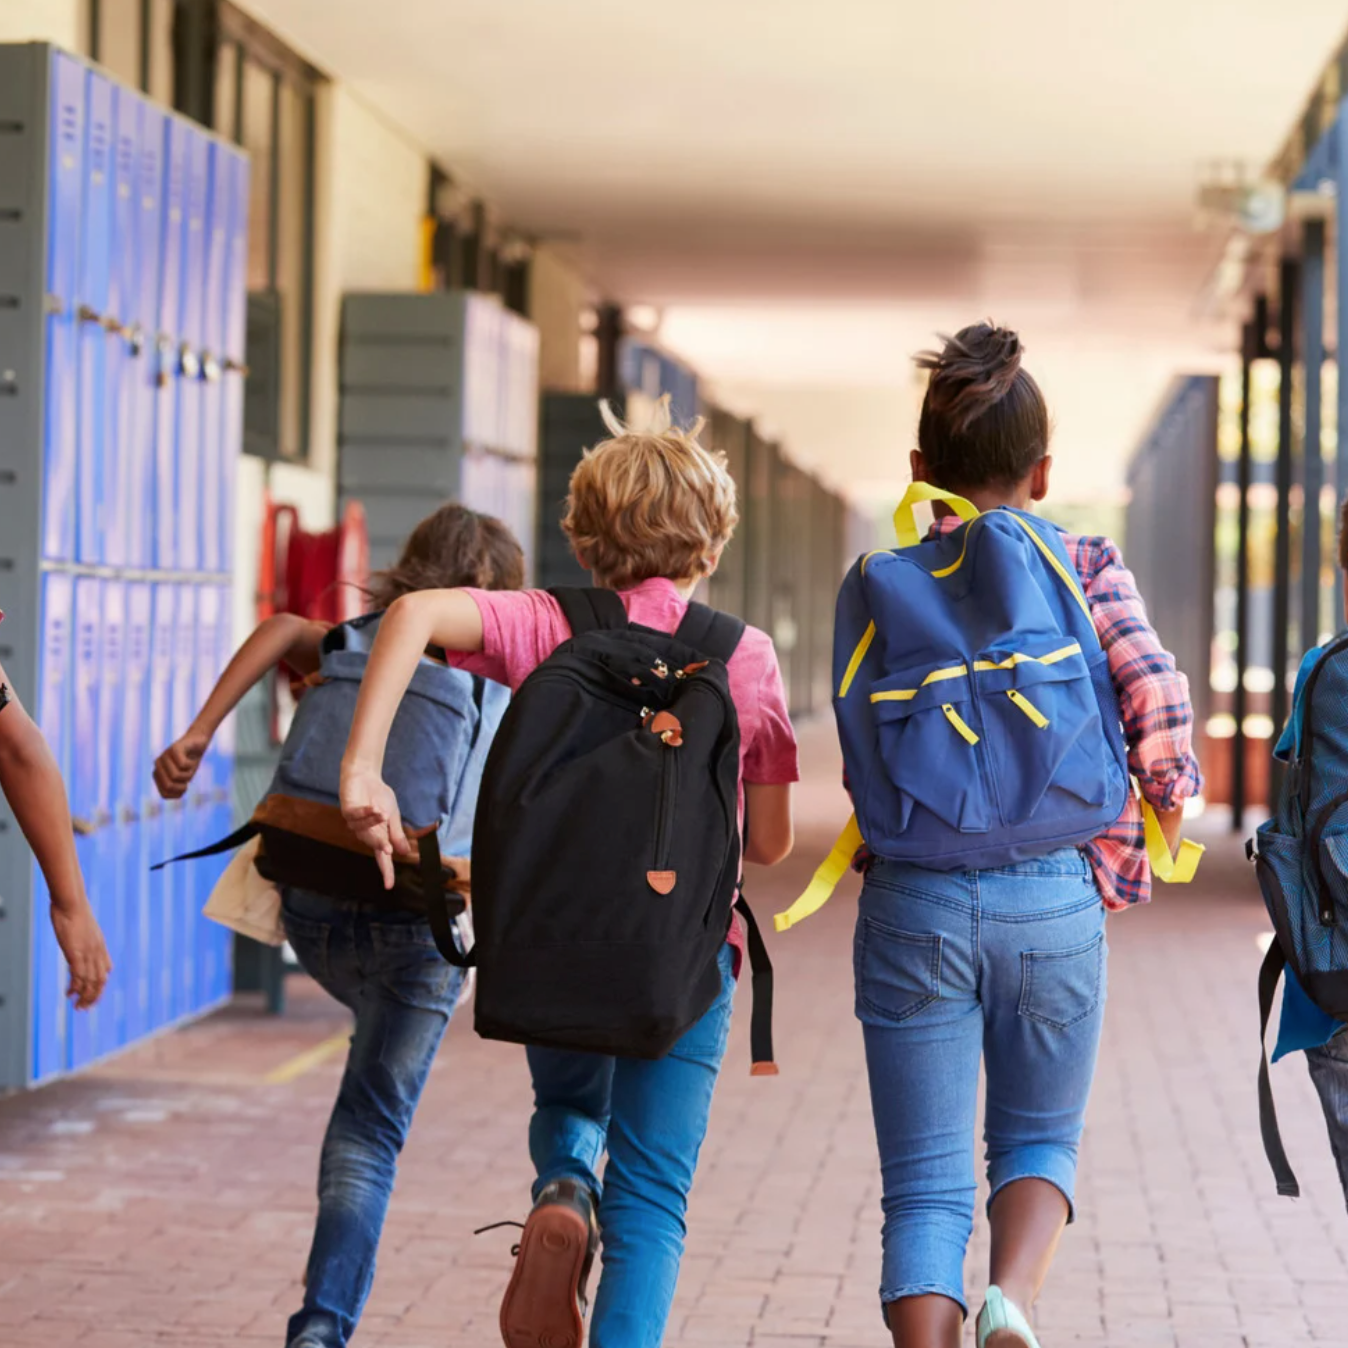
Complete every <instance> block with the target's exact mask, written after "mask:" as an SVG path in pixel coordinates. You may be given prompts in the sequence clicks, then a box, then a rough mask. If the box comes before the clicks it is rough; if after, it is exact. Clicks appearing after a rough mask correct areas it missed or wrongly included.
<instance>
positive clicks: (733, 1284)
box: [0, 724, 1348, 1348]
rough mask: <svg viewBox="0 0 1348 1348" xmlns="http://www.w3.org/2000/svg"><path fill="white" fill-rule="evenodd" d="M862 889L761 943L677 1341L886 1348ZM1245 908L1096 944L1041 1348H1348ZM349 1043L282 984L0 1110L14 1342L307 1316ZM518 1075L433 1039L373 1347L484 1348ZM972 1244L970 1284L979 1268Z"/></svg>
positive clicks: (504, 1061) (194, 1335) (981, 1235)
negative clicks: (1270, 1093) (274, 1010)
mask: <svg viewBox="0 0 1348 1348" xmlns="http://www.w3.org/2000/svg"><path fill="white" fill-rule="evenodd" d="M805 742H806V766H807V775H808V781H807V783H806V785H805V787H804V788H803V790H802V792H801V798H800V807H799V811H798V814H799V820H800V844H799V847H798V849H797V860H795V861H793V862H792V863H790V864H788V865H787V866H784V867H783V868H782V869H781V871H780V873H778V874H774V875H772V876H771V878H770V879H769V880H763V879H760V880H758V881H757V883H756V885H755V892H754V893H753V895H752V897H753V898H754V899H755V901H756V903H757V905H758V906H759V909H760V911H761V912H765V913H767V912H771V911H772V910H773V908H775V907H777V906H780V904H781V902H782V901H783V900H785V899H786V898H787V897H788V896H789V895H790V894H791V893H793V892H794V890H795V889H796V887H797V886H798V885H799V884H800V883H801V881H802V880H803V878H804V876H805V874H806V873H807V871H808V869H809V868H810V865H811V863H812V861H813V860H814V859H815V858H816V857H817V856H818V855H819V854H820V853H821V851H822V850H823V848H824V846H825V844H826V843H827V841H828V840H829V837H828V835H829V832H830V829H831V828H833V827H836V824H837V822H838V820H839V819H840V818H841V817H842V813H841V812H842V810H843V802H842V799H841V797H840V794H839V792H838V791H837V789H836V788H835V787H834V786H833V783H834V782H835V781H836V780H837V766H836V759H835V750H834V749H833V747H832V732H831V728H830V727H828V726H827V725H823V724H820V725H817V726H815V727H811V728H810V729H809V730H807V732H806V734H805ZM850 893H851V890H850V889H849V890H848V891H847V892H846V893H845V894H843V895H840V897H839V898H838V899H837V900H835V902H834V904H833V905H832V906H831V907H830V908H829V909H826V910H825V912H824V913H823V914H822V915H821V916H820V917H819V918H817V919H815V920H813V921H812V922H811V923H810V924H809V925H807V926H805V927H803V928H801V929H800V930H798V931H797V932H794V933H792V934H791V936H789V937H787V938H779V939H778V940H777V941H776V942H775V944H774V954H775V956H776V959H777V961H778V969H779V980H780V981H779V992H778V1026H777V1029H778V1043H779V1057H780V1059H781V1061H782V1066H783V1075H782V1076H781V1077H780V1078H778V1079H776V1080H762V1079H757V1080H751V1079H750V1077H749V1075H748V1045H747V1028H748V1026H747V1017H746V1016H743V1015H741V1017H740V1018H739V1023H738V1025H737V1027H736V1033H735V1038H734V1041H733V1043H732V1045H731V1049H730V1054H729V1057H728V1060H727V1070H726V1073H725V1076H724V1078H723V1081H722V1085H721V1088H720V1094H719V1098H718V1101H717V1106H716V1112H715V1115H714V1119H713V1125H712V1130H711V1135H710V1138H709V1139H708V1144H707V1151H706V1155H705V1160H704V1163H703V1166H702V1169H701V1172H700V1175H699V1180H698V1187H697V1190H696V1192H695V1195H694V1201H693V1214H692V1236H691V1241H690V1246H689V1254H688V1258H687V1262H686V1265H685V1274H684V1279H683V1283H682V1286H681V1290H680V1294H679V1302H678V1306H677V1310H676V1314H675V1317H674V1320H673V1322H672V1329H671V1336H670V1338H669V1340H668V1342H669V1343H670V1344H671V1345H676V1344H677V1345H694V1344H705V1345H711V1344H715V1345H720V1346H721V1348H735V1346H737V1345H741V1344H744V1345H749V1344H752V1345H755V1348H825V1346H826V1348H872V1346H875V1348H878V1345H882V1344H883V1343H885V1342H886V1336H885V1334H884V1332H883V1330H882V1328H881V1326H880V1322H879V1317H878V1312H877V1310H876V1307H875V1302H874V1295H875V1286H876V1282H877V1277H878V1273H877V1270H878V1252H877V1251H878V1224H879V1223H878V1202H879V1199H878V1191H877V1175H876V1162H875V1156H874V1142H873V1138H872V1134H871V1128H870V1119H869V1114H868V1105H867V1098H866V1088H865V1080H864V1072H863V1066H862V1059H861V1045H860V1036H859V1034H858V1032H857V1028H856V1024H855V1022H854V1020H853V1019H852V1016H851V1009H850V982H851V962H850V957H849V940H850V923H851V918H852V911H853V905H852V903H851V902H850ZM1263 926H1264V923H1263V919H1262V910H1261V907H1260V904H1259V900H1258V898H1257V896H1256V894H1255V892H1254V889H1253V886H1252V884H1251V882H1250V880H1249V877H1248V876H1247V875H1246V874H1245V870H1244V864H1243V862H1242V861H1241V860H1240V858H1239V856H1238V853H1237V849H1236V848H1235V847H1234V846H1231V845H1229V844H1228V843H1227V842H1225V841H1224V840H1223V841H1222V843H1221V844H1220V845H1219V846H1215V847H1214V848H1213V854H1212V855H1211V856H1210V858H1209V861H1208V863H1207V866H1206V872H1205V875H1204V879H1203V883H1202V884H1201V885H1200V886H1198V888H1197V889H1196V891H1195V892H1191V893H1180V892H1175V893H1172V894H1170V895H1166V896H1163V901H1162V902H1160V903H1158V904H1156V905H1155V906H1153V907H1152V908H1151V909H1150V910H1147V911H1143V912H1138V913H1132V914H1128V915H1126V916H1125V917H1123V918H1122V919H1120V920H1116V921H1114V922H1113V923H1112V925H1111V929H1110V940H1111V945H1112V949H1113V955H1112V964H1111V990H1110V1014H1109V1020H1108V1023H1107V1027H1106V1039H1105V1047H1104V1053H1103V1058H1102V1063H1101V1070H1100V1077H1099V1081H1098V1085H1097V1089H1096V1093H1095V1099H1094V1103H1093V1106H1092V1110H1091V1116H1090V1123H1089V1128H1088V1132H1087V1137H1086V1142H1085V1147H1084V1157H1083V1170H1082V1181H1081V1194H1080V1198H1081V1209H1082V1216H1081V1221H1080V1223H1079V1225H1078V1226H1077V1227H1076V1228H1075V1229H1074V1230H1073V1231H1071V1232H1069V1234H1068V1237H1067V1240H1066V1242H1065V1245H1064V1249H1063V1254H1062V1256H1061V1258H1060V1260H1059V1263H1058V1266H1057V1268H1056V1269H1055V1271H1054V1274H1053V1277H1052V1281H1051V1283H1050V1286H1049V1288H1048V1292H1047V1294H1046V1296H1045V1299H1044V1309H1043V1312H1042V1316H1041V1320H1040V1327H1041V1330H1042V1336H1043V1340H1044V1344H1045V1348H1060V1345H1064V1344H1091V1345H1108V1348H1151V1346H1152V1345H1166V1346H1167V1348H1297V1346H1298V1345H1303V1344H1312V1343H1333V1344H1342V1343H1343V1342H1344V1339H1345V1332H1344V1320H1343V1288H1344V1285H1345V1279H1346V1278H1348V1268H1345V1262H1346V1261H1348V1216H1345V1213H1344V1209H1343V1203H1342V1200H1341V1198H1340V1197H1339V1193H1338V1187H1337V1183H1336V1180H1335V1176H1334V1172H1333V1166H1332V1163H1331V1160H1330V1157H1329V1151H1328V1145H1327V1143H1326V1140H1325V1137H1324V1131H1323V1126H1322V1125H1321V1123H1320V1120H1319V1116H1318V1111H1317V1110H1316V1105H1315V1099H1314V1095H1313V1093H1312V1091H1311V1089H1310V1086H1309V1084H1308V1082H1307V1080H1306V1078H1305V1073H1304V1070H1303V1069H1302V1068H1301V1067H1300V1066H1299V1065H1295V1066H1291V1067H1286V1068H1283V1069H1280V1070H1279V1071H1278V1072H1277V1073H1276V1074H1275V1076H1276V1079H1277V1088H1278V1091H1279V1099H1280V1102H1281V1103H1282V1105H1283V1112H1284V1130H1285V1134H1286V1137H1287V1142H1288V1147H1289V1150H1290V1152H1291V1154H1292V1156H1293V1159H1294V1162H1295V1163H1296V1165H1297V1167H1298V1171H1299V1173H1300V1176H1301V1179H1302V1182H1303V1186H1304V1189H1305V1191H1306V1193H1307V1197H1305V1198H1303V1199H1302V1200H1301V1201H1300V1202H1299V1203H1291V1202H1288V1201H1287V1200H1284V1199H1278V1198H1277V1197H1276V1196H1275V1195H1274V1193H1273V1185H1272V1181H1271V1179H1270V1178H1269V1176H1268V1174H1267V1172H1266V1169H1265V1165H1264V1160H1263V1156H1262V1152H1261V1150H1260V1146H1259V1139H1258V1132H1257V1128H1256V1126H1255V1102H1254V1074H1253V1068H1254V1064H1255V1038H1254V1017H1255V1010H1254V994H1253V989H1254V978H1255V971H1256V968H1257V966H1258V962H1259V950H1258V946H1257V937H1258V934H1259V932H1260V931H1261V930H1262V928H1263ZM341 1034H342V1019H341V1017H340V1016H339V1015H338V1014H336V1012H335V1009H334V1008H333V1006H332V1005H331V1004H329V1003H328V1002H326V1001H325V1000H324V999H323V998H322V997H321V995H319V994H317V993H316V992H315V990H313V989H312V988H309V987H305V986H296V987H295V988H294V994H293V996H292V1001H291V1010H290V1012H289V1013H288V1014H287V1016H286V1017H284V1018H283V1019H280V1020H268V1019H265V1018H263V1017H261V1016H260V1015H259V1014H257V1012H256V1011H254V1010H253V1009H252V1008H249V1007H247V1006H239V1007H238V1008H236V1009H234V1010H232V1011H229V1012H226V1013H223V1014H220V1015H217V1016H215V1017H212V1018H211V1019H209V1020H207V1021H205V1022H203V1023H201V1024H199V1025H197V1026H195V1027H193V1028H190V1029H188V1030H185V1031H183V1032H179V1033H176V1034H173V1035H170V1036H167V1037H165V1038H162V1039H160V1040H158V1041H156V1042H154V1043H153V1044H151V1045H149V1046H147V1047H142V1048H140V1049H137V1050H134V1051H132V1052H131V1053H129V1054H127V1055H125V1056H123V1057H122V1058H120V1059H118V1060H116V1061H114V1062H112V1063H110V1064H107V1065H105V1066H103V1067H100V1068H98V1069H96V1070H94V1071H91V1072H89V1073H87V1074H85V1075H83V1076H81V1077H79V1078H78V1079H75V1080H70V1081H67V1082H63V1083H61V1084H58V1085H55V1086H53V1087H50V1088H47V1089H44V1090H40V1091H37V1092H35V1093H32V1094H27V1095H19V1096H13V1097H10V1098H8V1099H6V1100H4V1101H0V1251H3V1257H2V1258H0V1343H3V1344H5V1345H6V1348H56V1345H66V1344H79V1345H80V1348H147V1346H149V1345H155V1344H160V1343H163V1344H173V1345H181V1348H223V1346H224V1345H226V1344H230V1345H236V1344H237V1345H248V1346H252V1345H263V1344H266V1345H273V1346H274V1345H276V1344H278V1343H279V1342H280V1341H281V1338H282V1326H283V1322H284V1318H285V1316H286V1315H287V1314H288V1313H289V1311H290V1310H291V1309H293V1308H294V1306H295V1304H296V1303H297V1301H298V1295H299V1293H298V1286H299V1277H300V1274H301V1271H302V1268H303V1262H304V1255H305V1249H306V1242H307V1238H308V1234H309V1224H310V1221H311V1218H312V1210H313V1207H312V1204H313V1200H312V1197H311V1194H312V1188H313V1178H314V1168H315V1159H316V1150H317V1147H318V1143H319V1140H320V1138H321V1136H322V1131H323V1127H324V1124H325V1121H326V1114H327V1110H328V1107H329V1105H330V1102H331V1099H332V1094H333V1090H334V1087H335V1084H336V1078H337V1075H338V1072H339V1070H340V1060H341V1058H340V1050H341V1047H342V1040H341ZM527 1107H528V1095H527V1082H526V1079H525V1076H524V1072H523V1067H522V1063H521V1062H520V1058H519V1055H518V1053H516V1052H514V1051H513V1050H511V1049H508V1048H502V1047H500V1046H491V1045H487V1044H484V1043H482V1042H480V1041H478V1040H477V1039H476V1038H475V1037H474V1035H473V1034H472V1031H471V1027H470V1024H469V1019H468V1017H467V1016H464V1017H463V1018H462V1019H461V1020H460V1021H459V1022H457V1023H456V1024H455V1025H454V1026H453V1027H452V1029H451V1031H450V1034H449V1037H448V1040H447V1042H446V1046H445V1049H444V1051H443V1053H442V1054H441V1057H440V1060H439V1062H438V1063H437V1065H436V1068H435V1070H434V1072H433V1073H432V1076H431V1079H430V1084H429V1086H428V1088H427V1094H426V1098H425V1102H424V1104H423V1106H422V1110H421V1114H420V1116H419V1119H418V1123H417V1126H416V1128H415V1129H414V1131H413V1135H412V1138H411V1141H410V1143H409V1146H408V1149H407V1152H406V1155H405V1158H404V1163H403V1166H402V1172H401V1178H400V1184H399V1189H398V1192H397V1195H396V1197H395V1199H394V1206H393V1211H392V1215H391V1218H390V1225H389V1229H388V1233H387V1238H386V1241H385V1249H384V1255H383V1263H382V1267H381V1271H380V1275H379V1279H378V1283H377V1286H376V1290H375V1295H374V1299H373V1301H372V1303H371V1306H370V1311H369V1314H368V1315H367V1317H366V1320H365V1323H364V1326H363V1328H362V1330H361V1332H360V1335H359V1336H358V1338H357V1343H358V1344H360V1345H362V1348H395V1346H396V1348H459V1345H464V1346H465V1348H467V1346H469V1345H472V1346H474V1348H475V1346H476V1345H482V1346H483V1348H488V1346H489V1345H493V1344H496V1343H499V1338H498V1337H497V1335H496V1329H495V1314H496V1307H497V1303H498V1299H499V1296H500V1293H501V1291H502V1289H503V1287H504V1283H505V1279H506V1276H507V1273H508V1271H509V1266H510V1254H509V1246H510V1233H509V1232H508V1231H502V1232H496V1233H493V1234H491V1235H487V1236H482V1237H479V1238H476V1239H475V1238H474V1237H473V1235H472V1231H473V1228H474V1227H476V1226H480V1225H483V1224H485V1223H487V1222H492V1221H496V1220H499V1219H502V1218H509V1217H518V1216H521V1215H522V1213H523V1210H524V1203H525V1197H526V1192H527V1181H528V1174H527V1171H526V1165H527V1161H526V1157H525V1152H524V1122H525V1118H526V1111H527ZM985 1238H986V1230H985V1228H984V1227H983V1225H982V1223H981V1222H980V1226H979V1232H978V1235H977V1237H976V1248H975V1250H974V1252H973V1258H972V1267H971V1272H970V1279H971V1283H976V1282H977V1280H978V1278H979V1277H980V1274H979V1265H980V1264H981V1263H982V1262H983V1259H984V1257H985V1253H986V1245H985Z"/></svg>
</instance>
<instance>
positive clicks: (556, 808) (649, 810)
mask: <svg viewBox="0 0 1348 1348" xmlns="http://www.w3.org/2000/svg"><path fill="white" fill-rule="evenodd" d="M551 593H552V595H553V597H554V598H555V599H556V600H557V602H558V603H559V604H560V605H561V608H562V612H563V614H564V615H565V617H566V620H567V622H568V623H569V625H570V627H571V633H572V635H571V639H570V640H568V641H565V642H563V643H562V644H561V645H560V646H558V647H557V649H556V650H555V651H554V652H553V653H552V655H551V656H550V657H549V658H548V659H547V660H545V661H544V662H543V663H542V664H541V665H539V667H538V668H537V669H535V670H534V671H533V673H532V674H530V675H529V677H528V678H527V679H525V681H524V683H523V684H522V685H521V687H520V689H519V691H518V692H517V693H516V694H515V696H514V698H513V699H512V700H511V703H510V707H509V709H508V710H507V712H506V714H505V717H504V718H503V720H502V722H501V726H500V729H499V730H498V731H497V734H496V739H495V741H494V742H493V744H492V748H491V752H490V754H489V755H488V758H487V764H486V768H485V770H484V772H483V776H482V788H481V791H480V793H479V796H478V807H477V818H476V823H475V826H474V831H473V923H474V930H475V934H476V945H475V946H474V948H473V952H472V954H471V955H470V956H469V960H470V961H471V962H474V963H476V965H477V968H478V984H477V997H476V1010H475V1016H476V1026H477V1032H478V1033H479V1034H480V1035H482V1036H483V1037H484V1038H487V1039H501V1040H507V1041H509V1042H512V1043H523V1044H532V1045H536V1046H539V1047H547V1048H559V1049H575V1050H584V1051H590V1052H596V1053H609V1054H614V1055H618V1056H621V1057H633V1058H659V1057H662V1056H663V1055H664V1054H666V1053H667V1052H668V1051H669V1050H670V1049H671V1048H672V1047H673V1046H674V1044H675V1043H677V1041H678V1040H679V1038H680V1037H681V1036H682V1035H683V1034H684V1032H685V1031H687V1030H688V1029H690V1028H691V1027H692V1026H693V1025H695V1024H696V1023H697V1021H698V1020H700V1019H701V1017H702V1016H703V1015H704V1014H705V1013H706V1012H707V1010H708V1009H709V1008H710V1007H711V1005H712V1003H713V1002H714V1001H715V1000H716V997H717V995H718V994H719V992H720V987H721V978H720V974H719V971H718V963H717V962H718V957H719V955H720V952H721V949H722V947H723V945H724V944H725V940H726V936H727V934H728V933H729V930H730V923H731V921H732V920H733V912H732V910H734V909H735V908H737V907H738V908H739V910H740V911H741V912H742V913H743V914H744V915H745V917H746V922H747V925H748V928H749V945H750V957H751V960H752V963H753V968H754V990H755V997H754V1020H753V1035H752V1037H753V1045H752V1047H753V1050H754V1063H755V1068H754V1070H755V1071H756V1072H758V1073H761V1074H767V1073H771V1072H773V1071H775V1068H774V1067H773V1066H772V1041H771V976H772V975H771V966H770V964H769V963H768V961H767V952H766V949H765V947H764V945H763V942H762V939H761V937H760V936H759V934H758V931H757V929H756V927H755V926H754V924H753V919H752V916H751V915H750V914H749V913H748V909H747V907H746V906H745V905H744V903H743V900H742V899H739V898H738V884H739V873H740V835H739V828H738V821H737V794H736V792H737V783H738V778H739V721H738V718H737V716H736V712H735V704H734V702H733V701H732V700H731V697H730V684H729V678H728V675H727V672H726V662H727V661H728V660H729V659H730V657H731V655H732V654H733V653H734V651H735V647H736V646H737V645H738V643H739V639H740V636H741V635H742V634H743V631H744V624H743V623H742V622H741V621H740V620H739V619H738V618H732V617H730V616H729V615H727V614H723V613H717V612H716V611H715V610H713V609H710V608H707V607H706V606H705V605H703V604H690V605H689V606H688V612H687V614H686V615H685V617H684V619H683V621H682V623H680V625H679V629H678V631H677V632H675V633H674V634H673V635H670V634H669V633H665V632H657V631H653V630H652V629H650V628H646V627H641V626H637V625H635V624H629V622H628V619H627V612H626V610H625V609H624V607H623V604H622V601H621V599H619V598H618V596H617V595H616V594H615V593H613V592H612V591H609V590H563V589H559V590H553V591H551ZM737 899H738V902H737Z"/></svg>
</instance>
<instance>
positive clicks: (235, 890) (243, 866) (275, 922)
mask: <svg viewBox="0 0 1348 1348" xmlns="http://www.w3.org/2000/svg"><path fill="white" fill-rule="evenodd" d="M261 845H262V839H261V838H253V839H251V840H250V841H248V842H246V843H244V845H243V846H242V847H240V848H239V850H238V851H237V852H235V853H234V856H233V859H232V860H231V861H230V863H229V865H228V866H226V867H225V873H224V874H223V875H222V876H221V877H220V879H219V880H218V881H217V882H216V886H215V888H214V889H213V890H211V897H210V898H209V899H207V901H206V907H205V908H203V909H202V912H203V913H204V915H205V916H206V917H208V918H210V919H211V921H212V922H218V923H219V924H220V925H221V926H222V927H228V928H229V929H230V930H231V931H237V932H239V933H241V934H242V935H244V936H251V937H252V938H253V940H255V941H261V942H263V943H264V944H265V945H284V944H285V939H286V935H285V929H284V928H283V927H282V926H281V891H280V890H279V889H277V888H276V886H275V885H274V884H272V883H271V881H270V880H264V879H263V878H262V877H261V876H260V875H259V874H258V873H257V867H256V866H255V865H254V864H253V862H254V861H255V860H256V859H257V850H258V848H259V847H260V846H261Z"/></svg>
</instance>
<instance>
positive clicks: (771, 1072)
mask: <svg viewBox="0 0 1348 1348" xmlns="http://www.w3.org/2000/svg"><path fill="white" fill-rule="evenodd" d="M781 1074H782V1069H781V1068H780V1067H778V1066H777V1064H776V1063H775V1062H756V1063H754V1065H753V1067H752V1068H750V1069H749V1075H750V1076H751V1077H779V1076H781Z"/></svg>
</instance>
